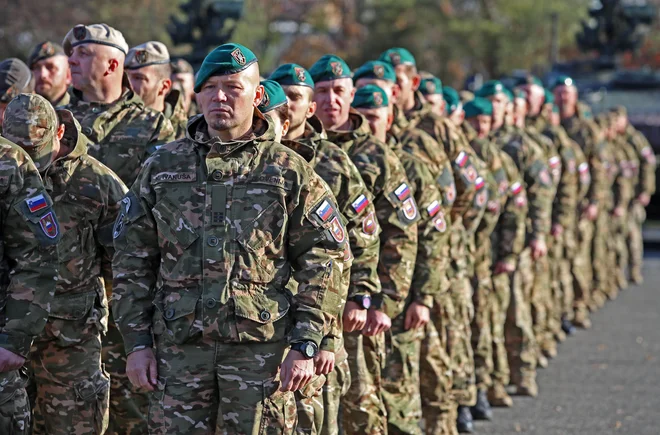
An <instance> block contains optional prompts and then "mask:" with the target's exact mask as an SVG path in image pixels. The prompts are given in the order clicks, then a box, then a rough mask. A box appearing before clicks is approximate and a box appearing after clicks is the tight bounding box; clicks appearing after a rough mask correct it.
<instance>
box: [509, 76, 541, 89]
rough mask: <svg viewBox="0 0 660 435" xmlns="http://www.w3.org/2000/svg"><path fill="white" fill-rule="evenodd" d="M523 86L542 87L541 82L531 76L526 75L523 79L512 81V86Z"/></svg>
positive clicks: (518, 78)
mask: <svg viewBox="0 0 660 435" xmlns="http://www.w3.org/2000/svg"><path fill="white" fill-rule="evenodd" d="M525 85H537V86H541V87H543V82H542V81H541V80H540V79H539V78H538V77H535V76H533V75H531V74H527V75H525V76H523V77H517V78H516V79H515V81H514V86H525Z"/></svg>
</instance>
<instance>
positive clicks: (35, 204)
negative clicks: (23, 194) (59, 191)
mask: <svg viewBox="0 0 660 435" xmlns="http://www.w3.org/2000/svg"><path fill="white" fill-rule="evenodd" d="M25 203H26V204H27V206H28V209H29V210H30V213H36V212H38V211H39V210H43V209H44V208H47V207H48V202H46V198H45V197H44V196H43V195H42V194H39V195H37V196H33V197H32V198H28V199H26V200H25Z"/></svg>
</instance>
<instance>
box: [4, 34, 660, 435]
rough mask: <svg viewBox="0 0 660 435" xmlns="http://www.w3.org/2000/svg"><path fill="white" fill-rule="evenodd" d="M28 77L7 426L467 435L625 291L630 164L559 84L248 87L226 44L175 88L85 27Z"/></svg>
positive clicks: (20, 125) (162, 56)
mask: <svg viewBox="0 0 660 435" xmlns="http://www.w3.org/2000/svg"><path fill="white" fill-rule="evenodd" d="M29 63H30V67H31V69H32V71H33V72H34V80H35V85H36V92H37V94H42V95H43V96H44V97H45V98H41V97H38V96H36V95H28V94H24V92H27V91H29V87H30V82H31V78H30V77H31V76H30V74H29V71H26V68H24V67H23V66H21V64H20V61H18V60H15V59H11V60H8V61H5V62H3V63H2V64H0V75H2V74H4V76H2V77H0V78H2V79H4V81H5V83H8V84H9V86H5V87H4V94H3V95H4V97H3V99H2V100H0V107H1V108H2V109H3V110H5V109H6V113H5V115H4V124H3V136H4V137H5V138H6V139H8V140H10V141H12V142H14V143H15V144H18V145H20V146H21V147H22V148H23V149H24V150H25V151H27V153H28V154H29V155H30V157H31V160H32V162H33V163H34V168H32V169H31V168H29V167H30V166H31V165H30V163H29V161H30V159H29V158H27V157H26V156H25V154H24V153H21V152H20V150H19V149H17V147H15V146H13V145H10V144H5V143H4V142H3V148H4V149H5V150H6V151H5V154H7V155H9V154H13V155H14V157H13V161H16V160H18V161H19V162H24V163H21V164H20V165H19V167H20V168H22V170H23V171H28V172H30V173H31V174H32V176H33V178H36V179H38V178H39V177H38V176H36V177H35V176H34V175H35V174H36V171H38V172H39V173H41V177H42V178H43V186H39V187H26V188H24V191H22V192H20V193H16V192H17V190H16V189H12V193H13V194H14V195H16V198H14V199H13V203H12V201H11V200H9V199H3V210H8V211H10V212H11V213H9V214H7V215H6V216H7V218H6V219H7V220H6V222H7V223H5V221H3V223H2V228H3V237H6V239H5V240H6V242H5V246H6V247H5V258H6V259H7V261H6V265H5V268H6V270H8V271H9V272H10V273H9V274H8V278H9V282H8V285H7V290H6V291H7V295H8V298H7V300H8V303H7V305H6V308H5V315H4V317H5V321H4V325H3V334H2V335H0V337H1V338H3V339H4V340H0V341H2V343H4V344H2V343H0V345H2V348H3V349H6V350H9V351H10V352H11V353H10V354H8V353H7V352H4V351H3V350H0V370H1V371H2V372H3V374H2V375H0V409H2V411H0V414H1V415H10V416H12V418H11V419H8V420H6V421H3V423H2V424H6V425H13V427H14V428H18V429H12V430H19V429H20V430H22V431H25V432H27V431H29V430H32V431H33V432H34V433H40V432H45V433H103V432H104V431H106V430H107V432H106V433H127V434H130V433H147V431H149V432H150V433H151V432H154V433H213V432H214V431H215V432H217V433H251V432H253V431H255V430H261V431H266V430H271V431H274V432H293V431H296V432H299V433H337V432H338V431H339V430H340V427H341V428H342V430H343V431H344V432H345V433H387V432H391V433H421V432H422V429H421V426H420V422H421V421H422V419H423V420H424V431H426V433H455V432H457V431H461V432H466V431H468V432H469V431H473V430H474V426H473V423H472V419H473V417H474V418H477V419H489V418H490V417H491V412H490V406H491V405H495V406H511V404H512V401H511V398H510V397H509V392H515V393H516V394H524V395H530V396H535V395H536V394H537V385H536V380H535V375H536V367H537V364H538V365H541V366H544V365H546V364H547V358H552V357H553V356H554V355H555V354H556V351H557V348H556V347H557V341H561V340H563V339H564V338H565V336H566V334H567V333H569V334H570V333H572V331H573V324H575V325H577V326H580V327H589V311H590V310H595V309H597V308H598V307H599V306H601V305H602V304H603V303H604V301H605V299H606V298H607V297H609V298H614V297H615V296H616V293H617V291H618V289H619V288H623V287H625V286H626V284H627V281H626V276H625V271H626V269H627V266H628V264H630V268H629V270H630V274H631V278H632V280H633V281H635V282H639V281H641V229H640V226H641V222H642V221H643V219H644V216H643V214H644V206H645V205H646V204H648V200H649V198H650V195H651V194H652V193H653V189H654V185H655V182H654V179H653V177H654V168H655V162H654V156H653V153H652V151H651V149H650V147H649V146H648V143H647V142H645V140H644V139H643V137H642V136H641V135H640V134H639V133H638V132H636V131H634V130H633V129H632V127H630V126H629V125H627V123H626V120H625V112H624V111H622V110H616V111H613V112H611V113H609V114H607V115H603V116H601V117H599V118H598V119H597V120H596V121H598V124H599V125H596V124H595V123H594V120H593V119H592V116H591V115H590V112H589V111H588V108H586V106H584V105H583V104H582V103H580V102H578V100H577V90H576V88H575V86H574V85H573V83H572V82H571V80H570V79H569V78H567V77H562V78H561V79H560V80H558V81H557V83H555V84H554V85H553V89H552V90H551V91H552V92H550V91H547V90H544V88H543V86H542V84H541V83H540V82H539V81H538V80H536V79H535V78H533V77H528V78H527V79H525V80H524V81H522V82H521V83H519V85H520V86H519V87H517V88H516V89H515V90H509V89H507V88H506V87H504V86H503V85H502V84H501V83H499V82H497V81H493V82H488V83H487V84H486V85H485V86H484V87H483V88H482V89H480V90H479V91H478V92H477V97H474V96H471V95H466V94H463V95H462V96H463V98H462V99H461V98H460V96H459V95H458V93H457V92H456V91H454V90H452V89H450V88H446V87H443V86H442V84H441V82H440V81H439V80H438V79H437V78H434V77H432V76H422V75H420V73H419V72H418V71H417V66H416V62H415V59H414V57H413V56H412V54H411V53H409V52H408V51H407V50H405V49H401V48H397V49H392V50H388V51H386V52H385V53H383V54H382V55H381V57H380V59H379V60H378V61H373V62H369V63H367V64H365V65H363V66H362V67H360V68H358V69H357V70H355V71H354V72H351V70H350V69H349V67H348V65H346V63H345V62H344V61H343V60H342V59H340V58H338V57H337V56H332V55H327V56H324V57H322V58H321V59H319V61H318V62H316V63H315V64H314V65H313V66H312V67H311V68H310V69H309V70H306V69H305V68H303V67H302V66H299V65H295V64H286V65H282V66H280V67H279V68H277V70H276V71H274V72H273V74H272V75H271V76H270V78H269V79H270V80H268V81H263V82H262V85H260V84H259V69H258V63H257V59H256V56H255V55H254V54H253V53H252V52H251V51H250V50H249V49H247V48H246V47H243V46H240V45H238V44H226V45H223V46H221V47H218V48H217V49H216V50H214V51H213V52H211V53H210V54H209V56H207V58H206V59H205V61H204V63H203V65H202V68H201V70H200V71H199V72H198V74H197V77H196V78H195V77H194V76H193V72H192V70H191V69H185V68H184V69H183V70H181V71H177V75H178V76H171V77H172V78H170V75H171V73H172V71H171V69H172V66H171V65H170V62H169V55H168V54H167V49H166V48H165V46H164V45H162V44H160V43H155V42H149V43H146V44H142V45H140V46H138V47H135V48H134V49H131V50H129V49H128V46H127V45H126V43H125V41H124V40H123V37H122V36H121V33H120V32H118V31H117V30H115V29H112V28H110V27H108V26H106V25H91V26H82V25H81V26H76V27H75V28H74V29H72V30H71V31H70V32H69V33H68V34H67V37H66V38H65V40H64V43H63V47H61V48H60V47H59V46H58V45H57V44H53V43H44V44H40V45H39V46H38V47H36V48H35V50H34V52H33V55H32V56H31V57H30V62H29ZM67 66H70V69H69V68H68V67H67ZM124 68H125V70H126V74H124ZM68 71H70V76H69V75H68V74H69V73H68ZM68 77H70V80H71V83H72V89H71V90H67V87H68V82H67V81H66V80H67V78H68ZM127 79H130V80H127ZM172 79H175V81H176V83H177V84H178V86H179V87H180V90H179V91H178V92H177V91H170V88H171V87H172V81H173V80H172ZM192 87H194V92H195V94H196V100H197V105H198V110H199V112H200V113H201V115H200V116H196V117H193V118H191V119H190V120H188V115H189V114H191V113H189V109H188V107H190V106H191V104H190V101H191V98H190V97H191V95H192V94H193V90H192V89H190V88H192ZM56 88H57V90H56ZM62 90H63V92H62ZM18 94H21V95H18ZM13 97H15V98H14V99H13V100H11V98H13ZM46 99H47V100H48V101H50V103H51V104H49V103H48V101H46ZM9 100H11V103H9ZM64 104H65V105H64ZM63 105H64V106H63ZM53 106H55V107H56V108H53ZM187 106H188V107H187ZM256 106H259V110H255V107H256ZM192 110H197V109H195V108H194V106H193V109H192ZM175 138H176V139H179V140H177V141H176V142H172V143H169V144H167V145H166V146H163V144H164V143H167V142H169V141H170V140H172V139H175ZM149 156H150V157H149ZM3 165H4V163H3ZM104 165H107V166H104ZM15 166H16V165H15V162H14V164H13V165H10V164H7V169H8V170H9V168H10V167H11V168H14V167H15ZM34 169H36V171H35V170H34ZM12 170H15V168H14V169H12ZM115 174H117V175H115ZM0 175H3V174H0ZM20 178H24V179H25V180H27V179H28V178H29V177H20ZM13 179H14V178H13V177H11V176H9V175H7V176H5V177H0V181H3V180H6V183H5V185H8V184H9V182H11V181H12V180H13ZM34 183H35V186H36V183H37V182H36V181H34ZM124 183H125V184H124ZM126 186H132V187H131V189H130V190H127V187H126ZM127 192H128V193H127ZM51 198H52V199H51ZM15 214H18V215H20V216H22V217H23V218H24V219H23V220H22V222H21V219H15V217H16V216H14V215H15ZM4 216H5V215H3V217H4ZM10 218H12V219H10ZM19 223H20V224H22V225H23V226H24V228H21V229H20V231H15V232H13V231H12V232H11V235H12V237H13V236H15V237H21V236H22V237H25V238H27V239H30V238H31V239H32V240H31V243H25V248H24V249H25V251H24V252H15V251H14V250H13V249H15V248H16V246H17V244H16V243H13V242H12V240H11V237H8V236H5V234H9V232H8V231H7V228H12V225H14V226H18V225H19ZM35 242H36V244H41V245H42V246H43V247H42V248H41V249H40V250H39V252H40V253H41V254H42V255H43V258H41V259H40V260H39V261H40V267H39V268H38V269H39V273H40V274H41V275H42V276H38V274H37V273H36V269H35V268H30V267H29V265H28V266H24V265H25V264H26V261H27V260H26V259H30V256H29V255H27V254H26V252H27V249H28V247H30V246H31V247H33V248H34V247H35V245H36V244H35ZM54 243H57V252H56V253H55V254H53V250H52V246H53V244H54ZM35 252H36V251H35ZM35 252H31V255H33V256H34V255H36V254H35ZM47 255H56V256H58V257H59V260H54V257H53V258H50V259H49V258H47ZM113 257H114V260H113ZM33 260H34V259H33ZM46 264H49V265H51V266H53V267H55V268H56V269H53V268H49V267H45V266H46ZM113 272H114V280H113V276H112V275H113ZM49 274H50V275H49ZM55 274H56V275H57V276H58V278H57V280H56V284H53V285H54V287H53V285H50V286H41V287H37V286H35V285H34V284H35V283H36V282H38V281H36V280H40V281H39V282H45V281H49V282H50V281H55V280H53V275H55ZM28 284H32V285H28ZM51 284H52V283H51ZM109 306H110V307H111V308H112V312H113V314H114V320H116V323H115V322H114V321H113V319H112V317H110V319H109ZM25 313H29V316H27V317H26V316H25ZM46 320H47V321H46ZM108 320H110V321H109V322H108ZM44 325H45V326H44ZM28 353H29V358H28V362H27V364H25V369H27V371H24V370H23V369H21V370H18V368H19V367H21V366H23V365H24V363H25V358H27V357H28ZM126 355H128V357H127V356H126ZM102 364H104V366H103V365H102ZM106 370H107V372H106ZM108 374H109V376H108ZM507 388H509V390H508V391H507ZM511 388H512V389H511ZM3 397H7V398H8V397H12V398H13V399H12V400H10V401H3V400H2V398H3ZM28 399H29V400H28ZM3 407H7V410H6V411H5V409H4V408H3ZM9 408H11V409H9ZM31 410H32V411H31ZM340 410H341V411H340ZM31 416H33V417H34V419H33V421H30V419H31ZM6 427H9V426H6ZM18 433H21V432H20V431H19V432H18Z"/></svg>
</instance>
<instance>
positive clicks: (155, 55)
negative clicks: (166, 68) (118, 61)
mask: <svg viewBox="0 0 660 435" xmlns="http://www.w3.org/2000/svg"><path fill="white" fill-rule="evenodd" d="M168 63H170V52H169V51H168V50H167V47H166V46H165V44H163V43H162V42H158V41H149V42H145V43H144V44H140V45H138V46H136V47H133V48H131V49H130V50H128V54H127V55H126V60H125V61H124V68H126V69H131V70H132V69H140V68H144V67H145V66H150V65H165V64H168Z"/></svg>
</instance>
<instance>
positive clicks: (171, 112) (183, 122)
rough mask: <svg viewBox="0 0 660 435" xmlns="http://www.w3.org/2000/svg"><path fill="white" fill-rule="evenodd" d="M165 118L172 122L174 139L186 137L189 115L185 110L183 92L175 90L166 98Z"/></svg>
mask: <svg viewBox="0 0 660 435" xmlns="http://www.w3.org/2000/svg"><path fill="white" fill-rule="evenodd" d="M163 115H165V118H167V119H169V120H170V123H172V128H173V129H174V139H183V138H184V137H186V127H187V126H188V114H187V113H186V111H185V109H184V108H183V96H182V95H181V92H179V91H177V90H176V89H173V90H171V91H170V93H169V94H168V95H167V97H165V110H164V111H163Z"/></svg>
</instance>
